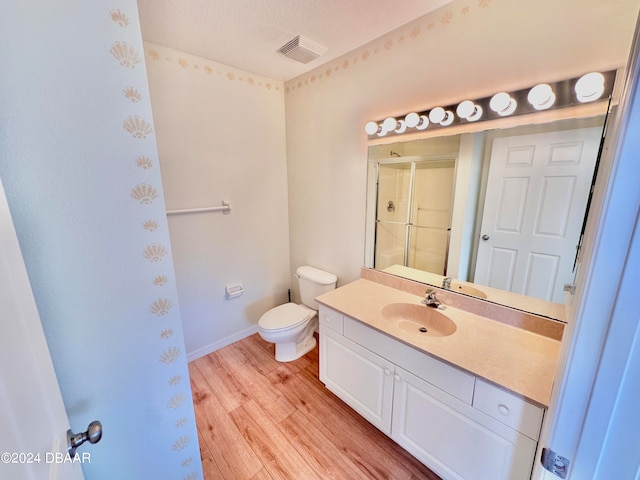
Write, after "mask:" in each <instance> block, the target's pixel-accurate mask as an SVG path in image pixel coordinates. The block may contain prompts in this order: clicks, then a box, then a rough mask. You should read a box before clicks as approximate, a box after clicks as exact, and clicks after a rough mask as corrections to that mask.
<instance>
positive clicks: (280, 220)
mask: <svg viewBox="0 0 640 480" xmlns="http://www.w3.org/2000/svg"><path fill="white" fill-rule="evenodd" d="M145 57H146V63H147V68H148V72H149V85H150V90H151V100H152V104H153V117H154V121H155V125H156V131H157V142H158V151H159V157H160V166H161V168H162V176H163V184H164V191H165V200H166V204H167V209H169V210H171V209H183V208H192V207H206V206H215V205H220V204H221V202H222V200H229V201H230V202H231V206H232V211H231V214H230V215H225V214H223V213H221V212H213V213H198V214H188V215H172V216H169V229H170V233H171V243H172V247H173V254H174V261H175V267H176V281H177V286H178V292H179V295H180V308H181V313H182V321H183V325H184V332H185V343H186V347H187V353H188V356H189V358H195V357H198V356H201V355H204V354H206V353H208V352H210V351H213V350H215V349H217V348H219V347H221V346H224V345H225V344H228V343H231V342H233V341H235V340H236V339H238V338H241V337H243V336H246V335H248V334H250V333H254V332H255V331H257V330H256V327H257V321H258V319H259V318H260V315H262V314H263V313H264V312H265V311H267V310H268V309H269V308H271V307H273V306H275V305H278V304H280V303H284V302H286V300H287V289H288V288H289V287H290V283H291V276H290V274H289V271H290V269H289V238H288V231H289V225H288V210H287V177H286V158H285V157H286V149H285V128H284V99H283V85H282V82H278V81H274V80H271V79H268V78H263V77H260V76H258V75H255V74H251V73H248V72H243V71H240V70H237V69H234V68H231V67H229V66H226V65H221V64H219V63H216V62H212V61H209V60H206V59H203V58H200V57H195V56H192V55H188V54H186V53H183V52H180V51H177V50H172V49H168V48H164V47H161V46H159V45H154V44H150V43H145ZM237 281H240V282H242V284H243V285H244V288H245V290H246V291H245V293H244V294H243V295H242V296H240V297H237V298H234V299H230V300H227V299H226V298H225V294H224V289H225V285H226V284H229V283H232V282H237Z"/></svg>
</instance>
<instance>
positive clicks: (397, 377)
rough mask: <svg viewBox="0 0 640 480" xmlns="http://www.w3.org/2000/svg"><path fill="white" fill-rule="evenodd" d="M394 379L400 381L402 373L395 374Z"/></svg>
mask: <svg viewBox="0 0 640 480" xmlns="http://www.w3.org/2000/svg"><path fill="white" fill-rule="evenodd" d="M393 379H394V380H395V381H396V382H399V381H400V380H401V379H400V375H394V376H393Z"/></svg>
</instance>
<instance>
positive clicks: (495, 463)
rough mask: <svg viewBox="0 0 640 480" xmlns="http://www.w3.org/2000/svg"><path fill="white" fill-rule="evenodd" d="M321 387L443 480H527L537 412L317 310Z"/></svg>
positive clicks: (415, 352) (420, 354) (328, 311)
mask: <svg viewBox="0 0 640 480" xmlns="http://www.w3.org/2000/svg"><path fill="white" fill-rule="evenodd" d="M323 319H324V321H323ZM320 380H321V381H322V382H323V383H324V384H325V385H326V387H327V388H328V389H329V390H331V391H332V392H333V393H335V394H336V395H337V396H338V397H340V398H341V399H342V400H344V401H345V402H346V403H347V404H348V405H349V406H351V407H352V408H353V409H354V410H356V411H357V412H358V413H360V414H361V415H362V416H363V417H365V418H366V419H367V420H368V421H370V422H371V423H372V424H373V425H375V426H376V427H377V428H379V429H380V430H382V431H383V432H384V433H385V434H387V435H389V436H390V437H391V438H392V439H393V440H395V441H396V442H397V443H398V444H399V445H401V446H402V447H403V448H404V449H405V450H407V451H408V452H409V453H411V454H412V455H413V456H415V457H416V458H418V459H419V460H420V461H422V462H423V463H424V464H425V465H427V466H428V467H429V468H431V469H432V470H433V471H434V472H436V473H437V474H438V475H440V476H441V477H443V478H444V479H447V480H448V479H452V480H453V479H456V480H462V479H464V480H473V479H477V480H486V479H488V478H490V479H492V480H500V479H503V480H513V479H517V480H520V479H523V480H524V479H528V478H530V475H531V470H532V466H533V461H534V458H535V452H536V446H537V440H538V436H539V433H540V426H541V424H542V416H543V412H544V411H543V409H542V408H540V407H538V406H536V405H533V404H531V403H529V402H527V401H525V400H523V399H522V398H520V397H518V396H516V395H513V394H512V393H510V392H508V391H506V390H503V389H501V388H498V387H496V386H494V385H492V384H490V383H488V382H486V381H484V380H482V379H480V378H476V377H475V376H474V375H471V374H470V373H468V372H466V371H463V370H460V369H458V368H456V367H454V366H452V365H449V364H447V363H445V362H442V361H440V360H437V359H435V358H433V357H431V356H430V355H428V354H426V353H423V352H421V351H419V350H417V349H415V348H413V347H410V346H408V345H406V344H404V343H402V342H400V341H399V340H397V339H395V338H393V337H391V336H389V335H386V334H384V333H381V332H379V331H377V330H375V329H373V328H371V327H369V326H367V325H365V324H363V323H362V322H359V321H357V320H354V319H352V318H350V317H348V316H346V315H342V314H340V313H339V312H337V311H335V310H333V309H330V308H328V307H326V306H324V305H322V306H321V307H320Z"/></svg>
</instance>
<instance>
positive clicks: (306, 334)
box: [258, 266, 338, 362]
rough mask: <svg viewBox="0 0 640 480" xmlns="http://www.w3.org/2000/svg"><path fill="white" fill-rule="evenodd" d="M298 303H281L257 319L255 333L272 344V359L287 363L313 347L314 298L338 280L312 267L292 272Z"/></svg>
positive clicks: (315, 323)
mask: <svg viewBox="0 0 640 480" xmlns="http://www.w3.org/2000/svg"><path fill="white" fill-rule="evenodd" d="M296 278H297V279H298V286H299V288H300V298H301V300H302V304H301V305H298V304H296V303H285V304H284V305H279V306H277V307H274V308H272V309H271V310H269V311H268V312H266V313H265V314H264V315H262V317H260V320H258V333H259V334H260V336H261V337H262V338H263V339H264V340H266V341H267V342H271V343H275V345H276V360H277V361H279V362H291V361H292V360H296V359H298V358H300V357H301V356H303V355H304V354H306V353H307V352H309V351H311V350H312V349H313V348H314V347H315V346H316V338H315V337H314V336H313V332H314V331H315V330H316V328H317V326H318V315H317V313H318V303H317V302H316V301H315V298H316V297H317V296H319V295H322V294H323V293H326V292H328V291H330V290H333V289H335V288H336V282H337V281H338V277H336V276H335V275H334V274H333V273H329V272H325V271H324V270H320V269H318V268H315V267H309V266H302V267H298V269H297V270H296Z"/></svg>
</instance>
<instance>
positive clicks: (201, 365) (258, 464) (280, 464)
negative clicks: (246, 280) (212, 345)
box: [189, 334, 440, 480]
mask: <svg viewBox="0 0 640 480" xmlns="http://www.w3.org/2000/svg"><path fill="white" fill-rule="evenodd" d="M189 372H190V374H191V385H192V388H193V398H194V407H195V413H196V422H197V425H198V435H199V439H200V450H201V455H202V463H203V468H204V477H205V480H249V479H251V480H277V479H291V480H313V479H319V480H327V479H335V480H355V479H372V478H375V479H389V480H391V479H398V480H400V479H402V480H423V479H427V480H439V478H440V477H438V476H437V475H435V474H434V473H433V472H431V471H430V470H429V469H428V468H426V467H425V466H424V465H422V464H421V463H420V462H418V461H417V460H416V459H414V458H413V457H412V456H411V455H409V454H408V453H407V452H405V451H404V450H403V449H402V448H401V447H399V446H398V445H396V444H395V443H394V442H393V441H392V440H390V439H389V438H388V437H387V436H385V435H384V434H383V433H381V432H380V431H379V430H377V429H376V428H375V427H373V426H371V425H370V424H369V423H368V422H367V421H366V420H364V419H362V418H361V417H360V416H359V415H358V414H357V413H355V412H354V411H353V410H352V409H351V408H350V407H348V406H347V405H346V404H345V403H343V402H342V401H341V400H339V399H338V398H337V397H336V396H335V395H333V394H332V393H331V392H329V391H328V390H327V389H326V388H325V387H324V385H323V384H322V383H321V382H320V380H319V379H318V348H317V347H316V348H315V349H314V350H313V351H312V352H310V353H309V354H307V355H306V356H304V357H303V358H301V359H299V360H296V361H294V362H288V363H279V362H276V361H275V359H274V352H273V344H270V343H267V342H265V341H264V340H262V338H260V336H259V335H258V334H256V335H252V336H250V337H248V338H245V339H243V340H241V341H239V342H237V343H234V344H232V345H229V346H227V347H225V348H222V349H220V350H218V351H216V352H214V353H211V354H210V355H207V356H205V357H202V358H199V359H198V360H196V361H194V362H191V363H190V364H189Z"/></svg>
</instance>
